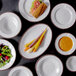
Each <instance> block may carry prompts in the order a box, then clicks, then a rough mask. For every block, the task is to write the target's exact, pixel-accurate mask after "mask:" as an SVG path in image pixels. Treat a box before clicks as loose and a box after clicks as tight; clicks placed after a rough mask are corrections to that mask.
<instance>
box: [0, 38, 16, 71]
mask: <svg viewBox="0 0 76 76" xmlns="http://www.w3.org/2000/svg"><path fill="white" fill-rule="evenodd" d="M0 44H4V45H7V46H9V48H10V49H11V54H12V58H11V59H10V62H9V63H7V64H6V65H5V66H3V67H1V68H0V70H6V69H8V68H10V67H11V66H12V65H13V64H14V62H15V59H16V51H15V48H14V46H13V45H12V44H11V43H10V42H8V41H7V40H4V39H0Z"/></svg>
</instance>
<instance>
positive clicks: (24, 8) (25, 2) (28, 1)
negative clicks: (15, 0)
mask: <svg viewBox="0 0 76 76" xmlns="http://www.w3.org/2000/svg"><path fill="white" fill-rule="evenodd" d="M33 1H34V0H20V1H19V11H20V13H21V15H22V16H23V17H24V18H25V19H26V20H28V21H31V22H38V21H41V20H43V19H44V18H45V17H46V16H47V15H48V14H49V12H50V1H49V0H42V1H43V2H44V3H46V4H47V6H48V7H47V9H46V10H45V12H44V13H43V14H42V15H41V16H40V17H38V18H37V19H36V18H34V17H33V16H31V15H30V14H29V11H30V8H31V5H32V2H33Z"/></svg>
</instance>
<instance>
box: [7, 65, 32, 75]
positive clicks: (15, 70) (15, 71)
mask: <svg viewBox="0 0 76 76" xmlns="http://www.w3.org/2000/svg"><path fill="white" fill-rule="evenodd" d="M8 76H33V73H32V72H31V70H30V69H28V68H27V67H23V66H18V67H15V68H13V69H12V70H11V71H10V72H9V74H8Z"/></svg>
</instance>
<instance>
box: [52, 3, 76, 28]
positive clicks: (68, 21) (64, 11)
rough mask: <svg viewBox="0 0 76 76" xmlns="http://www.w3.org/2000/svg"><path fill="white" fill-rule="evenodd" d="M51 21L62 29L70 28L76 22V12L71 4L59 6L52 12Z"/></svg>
mask: <svg viewBox="0 0 76 76" xmlns="http://www.w3.org/2000/svg"><path fill="white" fill-rule="evenodd" d="M51 20H52V22H53V24H54V25H55V26H56V27H58V28H60V29H67V28H70V27H71V26H73V24H74V23H75V20H76V13H75V10H74V8H73V7H72V6H71V5H69V4H66V3H61V4H58V5H56V6H55V7H54V8H53V10H52V12H51Z"/></svg>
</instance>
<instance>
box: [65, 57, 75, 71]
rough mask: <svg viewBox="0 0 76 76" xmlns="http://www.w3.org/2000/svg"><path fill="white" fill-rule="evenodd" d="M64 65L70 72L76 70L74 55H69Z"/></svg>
mask: <svg viewBox="0 0 76 76" xmlns="http://www.w3.org/2000/svg"><path fill="white" fill-rule="evenodd" d="M66 67H67V69H68V70H70V71H72V72H76V56H71V57H69V58H68V59H67V61H66Z"/></svg>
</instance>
